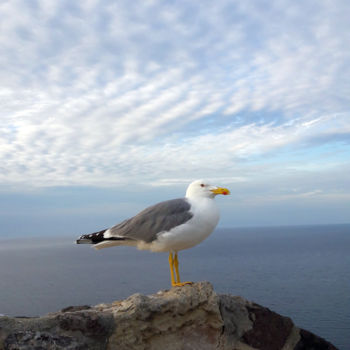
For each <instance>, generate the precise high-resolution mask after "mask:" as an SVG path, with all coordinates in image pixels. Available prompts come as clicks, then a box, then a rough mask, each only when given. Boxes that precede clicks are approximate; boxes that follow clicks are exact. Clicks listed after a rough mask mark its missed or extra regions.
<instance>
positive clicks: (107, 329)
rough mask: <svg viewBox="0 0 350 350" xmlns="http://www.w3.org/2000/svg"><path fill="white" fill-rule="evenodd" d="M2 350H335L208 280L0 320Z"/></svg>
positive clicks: (0, 345) (286, 318)
mask: <svg viewBox="0 0 350 350" xmlns="http://www.w3.org/2000/svg"><path fill="white" fill-rule="evenodd" d="M0 349H1V350H2V349H4V350H22V349H23V350H39V349H43V350H44V349H45V350H51V349H52V350H54V349H55V350H59V349H68V350H82V349H92V350H94V349H96V350H97V349H106V350H113V349H118V350H127V349H128V350H129V349H135V350H143V349H147V350H159V349H166V350H211V349H216V350H257V349H259V350H313V349H314V350H334V349H336V348H335V347H334V346H333V345H332V344H330V343H329V342H327V341H326V340H324V339H322V338H320V337H317V336H316V335H314V334H312V333H310V332H308V331H305V330H302V329H299V328H298V327H296V326H295V325H294V324H293V322H292V320H291V319H290V318H288V317H284V316H281V315H279V314H277V313H275V312H273V311H271V310H269V309H267V308H265V307H262V306H260V305H257V304H255V303H252V302H249V301H247V300H245V299H243V298H241V297H237V296H230V295H218V294H216V293H215V292H214V291H213V288H212V286H211V285H210V284H209V283H208V282H202V283H194V284H192V285H185V286H184V287H175V288H172V289H170V290H169V291H161V292H158V293H157V294H154V295H149V296H145V295H141V294H134V295H132V296H130V297H129V298H127V299H125V300H121V301H117V302H114V303H112V304H101V305H96V306H94V307H90V306H86V305H85V306H70V307H68V308H65V309H63V310H61V311H60V312H57V313H51V314H48V315H46V316H43V317H39V318H11V317H6V316H4V317H0Z"/></svg>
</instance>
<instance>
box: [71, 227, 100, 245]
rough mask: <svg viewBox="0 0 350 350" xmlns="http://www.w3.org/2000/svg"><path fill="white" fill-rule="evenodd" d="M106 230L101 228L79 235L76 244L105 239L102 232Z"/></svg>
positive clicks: (93, 242)
mask: <svg viewBox="0 0 350 350" xmlns="http://www.w3.org/2000/svg"><path fill="white" fill-rule="evenodd" d="M106 231H107V229H106V230H102V231H98V232H94V233H89V234H87V235H81V236H80V237H79V238H78V239H77V240H76V243H77V244H96V243H99V242H102V241H104V240H105V238H104V235H103V234H104V233H105V232H106Z"/></svg>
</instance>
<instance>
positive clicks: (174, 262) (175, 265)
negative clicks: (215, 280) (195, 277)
mask: <svg viewBox="0 0 350 350" xmlns="http://www.w3.org/2000/svg"><path fill="white" fill-rule="evenodd" d="M170 254H171V253H170ZM172 264H173V266H174V268H175V274H176V283H171V284H172V286H173V287H182V286H184V285H185V284H191V283H192V282H181V281H180V273H179V260H178V257H177V253H175V255H174V259H173V260H172ZM173 278H174V271H173V272H172V281H173Z"/></svg>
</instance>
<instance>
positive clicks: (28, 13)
mask: <svg viewBox="0 0 350 350" xmlns="http://www.w3.org/2000/svg"><path fill="white" fill-rule="evenodd" d="M33 4H34V2H33ZM36 4H37V5H36V7H35V6H34V5H31V6H33V8H31V7H30V6H29V5H28V3H26V2H24V1H19V0H18V1H12V2H6V3H4V4H2V5H0V6H1V7H0V11H1V13H2V17H3V19H4V20H3V21H2V30H1V34H0V46H1V48H2V49H1V51H2V52H1V54H0V57H1V58H0V60H1V62H0V66H1V67H2V69H1V72H0V78H1V81H2V87H1V88H0V101H1V104H2V108H1V112H0V113H1V114H0V118H1V121H2V123H1V127H0V135H1V138H0V164H1V165H0V169H1V171H0V182H1V183H2V184H14V183H15V184H26V185H31V186H55V185H89V186H117V185H123V184H126V183H130V182H138V183H145V184H149V185H154V184H155V183H158V182H159V183H161V184H164V183H173V181H174V179H177V181H180V182H181V181H185V180H186V181H187V179H191V178H194V177H202V176H203V174H204V176H206V177H211V178H216V179H218V180H220V179H222V180H225V181H227V180H230V179H231V182H232V183H234V182H236V181H242V180H246V179H248V178H250V177H251V176H252V171H251V170H250V169H251V168H250V167H251V166H252V164H253V163H254V162H256V160H257V159H259V161H260V162H262V161H264V157H267V158H268V157H273V155H275V156H276V157H279V155H280V154H281V152H282V153H283V152H284V151H285V150H286V149H295V150H296V151H298V150H299V149H300V147H302V146H303V145H304V146H305V152H308V150H310V149H311V150H313V149H314V148H317V147H320V146H322V145H323V144H324V143H325V141H324V140H326V139H332V140H335V141H333V142H338V141H337V140H338V136H339V135H350V123H349V111H348V106H349V96H350V95H349V87H348V81H349V78H350V72H349V53H348V50H347V49H346V47H349V46H350V38H349V36H348V35H347V26H348V24H347V16H346V12H347V11H349V5H348V3H347V2H346V1H340V0H339V1H336V2H335V3H334V2H332V3H330V2H328V1H321V2H318V3H317V4H315V3H314V2H312V1H306V2H304V3H302V4H301V3H300V4H297V3H295V2H292V1H278V2H275V3H274V4H273V5H271V4H268V6H266V7H264V8H262V7H260V5H259V4H258V3H254V2H247V1H239V2H236V3H235V4H232V2H229V1H218V2H215V3H212V2H209V1H208V2H201V4H196V3H191V4H188V3H187V2H186V3H185V2H183V3H182V2H181V3H179V4H177V3H174V4H171V3H168V4H167V3H163V2H156V1H154V2H153V3H152V2H147V3H146V2H135V3H130V2H126V1H125V2H123V1H121V2H118V3H115V4H112V5H111V4H110V3H109V2H108V1H106V2H104V1H102V2H95V1H89V2H84V4H83V3H81V4H80V5H78V4H74V3H71V2H65V1H63V2H60V3H59V4H58V3H57V2H55V1H39V2H37V3H36ZM22 8H24V9H25V11H24V10H21V9H22ZM191 13H196V15H195V18H193V15H191ZM347 137H348V136H347ZM321 139H322V140H323V141H322V142H321V141H319V140H321ZM346 147H349V146H348V145H347V146H346ZM347 149H348V148H347ZM295 162H297V161H296V160H295ZM300 162H303V159H301V160H300ZM316 163H317V164H318V166H319V168H320V169H321V168H322V164H323V161H322V159H321V158H320V159H317V160H316ZM281 164H282V163H280V164H279V163H278V161H276V162H275V164H274V168H275V169H279V167H282V166H283V165H281ZM218 174H220V175H218ZM237 179H238V180H237ZM229 182H230V181H229Z"/></svg>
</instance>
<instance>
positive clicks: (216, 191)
mask: <svg viewBox="0 0 350 350" xmlns="http://www.w3.org/2000/svg"><path fill="white" fill-rule="evenodd" d="M210 191H212V192H213V193H214V194H223V195H224V196H226V195H228V194H230V193H231V192H230V191H229V190H228V189H227V188H223V187H217V188H215V189H213V190H210Z"/></svg>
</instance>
